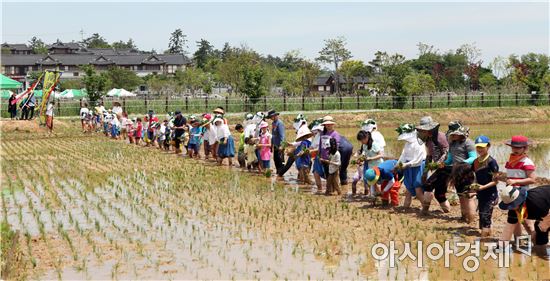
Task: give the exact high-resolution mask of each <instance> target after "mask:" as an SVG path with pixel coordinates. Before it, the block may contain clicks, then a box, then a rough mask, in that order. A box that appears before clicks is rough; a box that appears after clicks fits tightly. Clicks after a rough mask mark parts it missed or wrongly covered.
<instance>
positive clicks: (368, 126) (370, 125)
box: [361, 118, 377, 132]
mask: <svg viewBox="0 0 550 281" xmlns="http://www.w3.org/2000/svg"><path fill="white" fill-rule="evenodd" d="M376 128H377V125H376V121H374V119H370V118H369V119H367V120H365V121H363V123H361V130H363V131H367V132H372V130H374V129H376Z"/></svg>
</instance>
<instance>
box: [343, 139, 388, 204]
mask: <svg viewBox="0 0 550 281" xmlns="http://www.w3.org/2000/svg"><path fill="white" fill-rule="evenodd" d="M357 140H358V141H359V143H360V144H361V147H360V148H359V151H358V152H357V155H358V156H359V163H361V165H359V166H360V167H361V166H362V170H359V168H358V171H357V174H356V175H355V176H354V177H353V182H352V185H351V188H352V190H351V192H352V194H355V193H356V190H357V182H359V181H360V180H361V178H362V175H363V174H364V173H365V171H366V170H367V169H369V168H372V167H376V166H378V165H379V164H380V163H382V161H384V160H383V159H382V157H384V155H383V152H382V150H381V149H380V147H379V142H375V141H374V138H373V137H372V134H371V133H370V132H367V131H364V130H361V131H359V132H358V133H357ZM363 183H364V187H365V195H367V194H369V188H368V184H367V182H366V181H365V180H363ZM375 191H376V186H370V194H371V195H374V192H375Z"/></svg>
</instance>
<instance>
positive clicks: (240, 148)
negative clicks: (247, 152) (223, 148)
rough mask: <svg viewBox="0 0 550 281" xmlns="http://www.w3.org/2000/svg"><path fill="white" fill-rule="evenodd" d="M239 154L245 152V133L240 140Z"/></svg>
mask: <svg viewBox="0 0 550 281" xmlns="http://www.w3.org/2000/svg"><path fill="white" fill-rule="evenodd" d="M239 152H244V133H242V134H241V136H240V138H239Z"/></svg>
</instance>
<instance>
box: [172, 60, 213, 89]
mask: <svg viewBox="0 0 550 281" xmlns="http://www.w3.org/2000/svg"><path fill="white" fill-rule="evenodd" d="M175 78H176V81H177V83H178V84H179V85H180V86H182V87H184V88H186V89H188V90H190V91H191V94H192V95H195V92H196V91H197V90H199V89H202V90H203V91H204V92H206V93H209V92H211V89H212V86H211V85H210V83H211V82H210V78H209V77H208V75H207V74H206V73H205V72H204V71H203V70H202V69H200V68H197V67H189V68H187V69H186V70H184V71H180V70H177V71H176V73H175Z"/></svg>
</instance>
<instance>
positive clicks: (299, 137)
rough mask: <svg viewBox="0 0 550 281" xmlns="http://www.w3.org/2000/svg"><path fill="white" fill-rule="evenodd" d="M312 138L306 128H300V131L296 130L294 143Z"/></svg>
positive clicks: (311, 134)
mask: <svg viewBox="0 0 550 281" xmlns="http://www.w3.org/2000/svg"><path fill="white" fill-rule="evenodd" d="M312 136H313V133H312V132H311V131H310V130H309V128H308V127H307V126H302V127H300V129H298V133H297V134H296V141H303V140H305V139H309V138H311V137H312Z"/></svg>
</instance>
